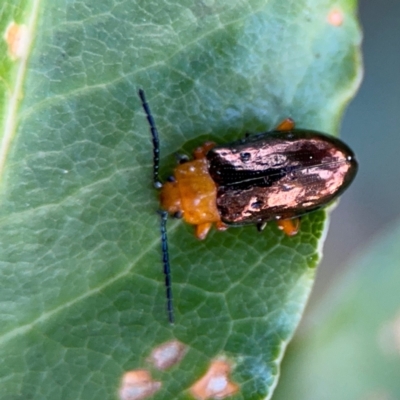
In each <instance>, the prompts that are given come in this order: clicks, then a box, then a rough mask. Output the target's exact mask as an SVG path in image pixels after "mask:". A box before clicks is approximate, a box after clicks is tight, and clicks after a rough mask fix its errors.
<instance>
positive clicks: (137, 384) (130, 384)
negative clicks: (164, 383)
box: [118, 369, 161, 400]
mask: <svg viewBox="0 0 400 400" xmlns="http://www.w3.org/2000/svg"><path fill="white" fill-rule="evenodd" d="M160 388H161V382H157V381H154V380H153V379H152V377H151V375H150V372H148V371H146V370H144V369H137V370H134V371H128V372H126V373H125V374H124V376H123V377H122V381H121V386H120V389H119V392H118V394H119V398H120V399H121V400H143V399H147V398H148V397H150V396H152V395H153V394H154V393H155V392H157V390H159V389H160Z"/></svg>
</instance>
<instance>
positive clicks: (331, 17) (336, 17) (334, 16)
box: [328, 8, 344, 26]
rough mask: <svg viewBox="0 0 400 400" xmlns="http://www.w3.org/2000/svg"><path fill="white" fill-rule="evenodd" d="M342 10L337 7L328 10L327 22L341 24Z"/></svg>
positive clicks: (335, 24)
mask: <svg viewBox="0 0 400 400" xmlns="http://www.w3.org/2000/svg"><path fill="white" fill-rule="evenodd" d="M343 19H344V18H343V12H342V11H341V10H339V9H337V8H334V9H332V10H331V11H329V14H328V22H329V23H330V24H331V25H333V26H341V25H342V24H343Z"/></svg>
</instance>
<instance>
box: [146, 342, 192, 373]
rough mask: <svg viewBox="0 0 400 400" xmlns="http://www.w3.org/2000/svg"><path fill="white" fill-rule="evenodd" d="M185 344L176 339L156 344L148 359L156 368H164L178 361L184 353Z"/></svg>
mask: <svg viewBox="0 0 400 400" xmlns="http://www.w3.org/2000/svg"><path fill="white" fill-rule="evenodd" d="M186 350H187V346H185V345H184V344H183V343H182V342H180V341H178V340H171V341H169V342H165V343H163V344H161V345H160V346H157V347H156V348H154V349H153V351H152V352H151V355H150V357H149V358H148V361H149V362H151V363H152V364H153V365H154V366H155V367H156V368H157V369H160V370H164V369H167V368H170V367H172V366H173V365H175V364H177V363H179V362H180V361H181V360H182V358H183V357H184V355H185V354H186Z"/></svg>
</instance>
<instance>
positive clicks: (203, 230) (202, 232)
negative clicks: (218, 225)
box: [196, 222, 212, 240]
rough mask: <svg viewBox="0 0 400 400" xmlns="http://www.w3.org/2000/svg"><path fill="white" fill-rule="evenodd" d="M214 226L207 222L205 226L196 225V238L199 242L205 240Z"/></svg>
mask: <svg viewBox="0 0 400 400" xmlns="http://www.w3.org/2000/svg"><path fill="white" fill-rule="evenodd" d="M211 226H212V223H211V222H205V223H204V224H199V225H196V237H197V239H199V240H204V239H205V238H206V236H207V234H208V232H209V231H210V229H211Z"/></svg>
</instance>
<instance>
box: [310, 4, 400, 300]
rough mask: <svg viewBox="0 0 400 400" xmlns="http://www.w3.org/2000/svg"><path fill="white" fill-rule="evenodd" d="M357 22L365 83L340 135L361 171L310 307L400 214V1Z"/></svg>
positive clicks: (340, 213) (366, 8)
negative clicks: (352, 151) (361, 33)
mask: <svg viewBox="0 0 400 400" xmlns="http://www.w3.org/2000/svg"><path fill="white" fill-rule="evenodd" d="M359 19H360V22H361V25H362V29H363V31H364V40H363V46H362V47H363V55H364V79H363V82H362V84H361V87H360V90H359V92H358V94H357V96H356V98H355V99H354V100H353V101H352V102H351V103H350V105H349V107H348V108H347V110H346V113H345V116H344V120H343V124H342V130H341V137H342V139H343V140H344V141H345V142H346V143H348V144H349V145H350V147H351V148H352V149H353V150H354V151H355V153H356V154H357V158H358V161H359V166H360V168H359V173H358V176H357V178H356V180H355V182H354V183H353V185H352V186H351V188H350V189H349V190H348V191H347V192H346V193H345V194H344V195H343V196H342V197H341V200H340V203H339V205H338V206H337V207H336V209H335V210H334V211H333V213H332V217H331V225H330V229H329V233H328V237H327V240H326V242H325V246H324V258H323V260H322V263H321V265H320V268H319V271H318V274H317V280H316V283H315V286H314V290H313V294H312V297H311V299H310V302H309V304H310V305H311V307H312V304H314V303H318V299H319V298H320V296H321V295H323V293H324V292H325V291H326V290H327V288H328V287H329V286H330V285H334V284H335V282H336V281H337V279H335V278H336V277H338V276H339V275H340V274H341V273H342V272H344V271H343V270H344V268H346V267H347V266H350V265H351V262H350V258H352V257H354V256H356V255H357V254H359V253H361V252H363V249H365V248H366V247H368V245H369V243H370V242H371V241H373V240H374V237H377V236H379V235H380V234H381V233H382V231H384V230H385V229H386V228H387V227H388V225H390V224H391V222H392V221H394V220H395V219H396V218H399V216H400V135H399V132H400V29H399V23H400V1H399V0H380V1H366V0H364V1H363V0H361V1H360V4H359ZM399 245H400V243H399Z"/></svg>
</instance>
